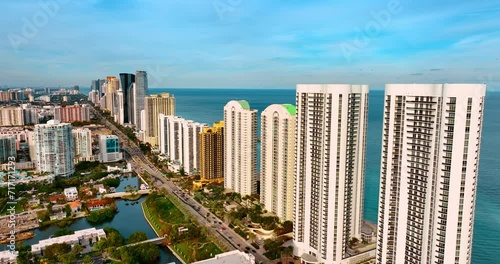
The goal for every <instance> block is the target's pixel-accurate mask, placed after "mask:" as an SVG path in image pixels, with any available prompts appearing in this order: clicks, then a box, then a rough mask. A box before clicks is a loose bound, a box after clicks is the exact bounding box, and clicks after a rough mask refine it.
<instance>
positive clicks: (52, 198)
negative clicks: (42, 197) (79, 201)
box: [49, 194, 65, 204]
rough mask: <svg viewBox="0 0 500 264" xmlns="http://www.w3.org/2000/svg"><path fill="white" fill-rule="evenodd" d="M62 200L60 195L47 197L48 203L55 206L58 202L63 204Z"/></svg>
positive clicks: (62, 196) (63, 198) (62, 197)
mask: <svg viewBox="0 0 500 264" xmlns="http://www.w3.org/2000/svg"><path fill="white" fill-rule="evenodd" d="M64 200H65V197H64V195H62V194H56V195H52V196H50V197H49V201H50V202H51V203H53V204H56V203H58V202H63V201H64Z"/></svg>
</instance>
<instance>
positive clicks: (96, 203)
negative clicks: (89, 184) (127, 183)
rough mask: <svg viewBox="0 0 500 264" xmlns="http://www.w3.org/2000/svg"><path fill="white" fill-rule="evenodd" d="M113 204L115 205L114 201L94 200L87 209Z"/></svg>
mask: <svg viewBox="0 0 500 264" xmlns="http://www.w3.org/2000/svg"><path fill="white" fill-rule="evenodd" d="M111 203H113V199H100V200H92V201H88V202H87V207H98V206H105V205H108V204H111Z"/></svg>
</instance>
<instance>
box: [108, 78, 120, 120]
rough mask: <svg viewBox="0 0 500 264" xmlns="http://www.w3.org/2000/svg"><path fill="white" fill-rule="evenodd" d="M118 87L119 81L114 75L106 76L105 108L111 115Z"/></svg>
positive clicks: (112, 114)
mask: <svg viewBox="0 0 500 264" xmlns="http://www.w3.org/2000/svg"><path fill="white" fill-rule="evenodd" d="M118 89H120V81H119V80H118V79H117V78H116V77H114V76H108V77H106V109H107V110H108V111H109V112H110V113H111V116H114V115H115V113H114V110H115V104H114V98H115V93H116V91H118Z"/></svg>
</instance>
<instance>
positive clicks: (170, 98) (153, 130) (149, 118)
mask: <svg viewBox="0 0 500 264" xmlns="http://www.w3.org/2000/svg"><path fill="white" fill-rule="evenodd" d="M144 110H145V125H146V126H145V127H146V131H145V141H146V142H148V143H149V144H151V146H158V135H159V127H158V117H159V115H160V114H163V115H175V97H174V95H173V94H169V93H162V94H154V95H150V96H146V97H145V98H144Z"/></svg>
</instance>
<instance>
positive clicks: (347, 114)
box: [294, 84, 368, 264]
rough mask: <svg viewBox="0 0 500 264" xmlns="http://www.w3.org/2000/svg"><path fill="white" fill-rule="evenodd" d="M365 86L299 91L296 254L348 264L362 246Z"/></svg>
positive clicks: (312, 260) (299, 88)
mask: <svg viewBox="0 0 500 264" xmlns="http://www.w3.org/2000/svg"><path fill="white" fill-rule="evenodd" d="M367 109H368V86H367V85H347V84H345V85H343V84H339V85H335V84H325V85H321V84H320V85H316V84H310V85H307V84H304V85H302V84H301V85H297V139H296V140H297V143H296V155H295V156H296V163H295V164H296V168H295V170H296V171H295V173H296V179H295V186H296V187H295V206H294V207H295V217H294V219H295V221H294V244H295V248H294V254H295V255H297V256H302V257H303V259H307V260H308V263H325V264H333V263H336V264H337V263H348V259H349V258H350V257H351V256H353V255H354V253H355V252H352V250H350V249H349V241H350V240H351V239H352V238H353V237H356V238H358V239H359V240H361V226H362V221H363V190H364V186H363V185H364V166H365V145H366V125H367Z"/></svg>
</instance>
